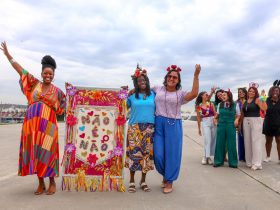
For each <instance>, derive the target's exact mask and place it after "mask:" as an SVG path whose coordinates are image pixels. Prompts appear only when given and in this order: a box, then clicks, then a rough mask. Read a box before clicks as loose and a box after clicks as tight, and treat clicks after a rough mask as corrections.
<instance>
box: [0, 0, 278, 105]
mask: <svg viewBox="0 0 280 210" xmlns="http://www.w3.org/2000/svg"><path fill="white" fill-rule="evenodd" d="M0 14H1V18H0V41H6V42H7V45H8V49H9V51H10V54H11V55H12V56H13V57H14V59H15V60H16V61H17V62H18V63H20V64H21V65H22V66H23V67H24V68H25V69H27V70H28V71H29V72H30V73H32V74H33V75H34V76H36V77H38V78H39V79H41V76H40V73H41V64H40V61H41V58H42V57H43V56H44V55H46V54H49V55H51V56H53V57H54V58H55V60H56V62H57V69H56V72H55V80H54V84H55V85H56V86H58V87H59V88H61V89H62V90H65V88H64V84H65V82H69V83H72V84H73V85H78V86H86V87H102V88H104V87H110V88H111V87H114V88H118V87H120V86H123V85H128V86H129V87H130V88H133V83H132V80H131V77H130V75H131V74H133V73H134V70H135V68H136V65H137V63H139V64H140V66H141V67H143V68H145V69H147V71H148V76H149V78H150V81H151V85H152V86H154V85H162V82H163V78H164V76H165V74H166V68H167V67H168V66H170V65H171V64H176V65H178V66H180V67H181V68H182V73H181V75H182V87H183V89H184V90H190V89H191V87H192V80H193V73H194V68H195V64H197V63H199V64H201V67H202V70H201V74H200V79H199V81H200V91H204V90H206V91H209V90H210V88H211V86H213V85H214V86H217V87H220V88H223V89H227V88H230V89H231V91H232V92H233V93H234V96H235V97H236V92H237V88H238V87H248V85H249V83H250V82H256V83H258V84H259V86H260V89H265V90H268V89H269V87H270V86H271V85H272V83H273V81H274V80H276V79H280V71H279V62H280V39H279V37H280V1H277V0H262V1H261V0H211V1H208V0H193V1H192V0H153V1H151V0H133V1H127V0H106V1H100V0H45V1H37V0H29V1H28V0H25V1H20V0H1V6H0ZM18 80H19V76H18V75H17V73H16V72H15V71H14V70H13V68H12V67H11V65H10V64H9V62H8V60H7V59H6V57H5V56H4V54H3V53H2V52H0V101H1V102H2V103H16V104H26V103H27V102H26V98H25V97H24V96H23V94H22V93H21V91H20V87H19V84H18ZM192 106H193V103H190V104H189V107H192Z"/></svg>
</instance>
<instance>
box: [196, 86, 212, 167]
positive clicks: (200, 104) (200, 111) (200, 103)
mask: <svg viewBox="0 0 280 210" xmlns="http://www.w3.org/2000/svg"><path fill="white" fill-rule="evenodd" d="M208 99H209V96H208V94H207V92H205V91H203V92H201V93H199V94H198V96H197V98H196V101H195V109H196V113H197V125H198V133H199V135H200V136H201V135H202V134H201V122H202V129H203V136H204V156H203V158H202V161H201V163H202V164H203V165H206V164H209V165H212V164H213V162H212V159H211V156H214V153H215V145H216V125H215V122H214V116H215V115H216V111H215V107H214V104H213V103H212V102H210V101H209V100H208Z"/></svg>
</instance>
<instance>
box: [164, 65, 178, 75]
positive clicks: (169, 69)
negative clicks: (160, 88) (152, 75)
mask: <svg viewBox="0 0 280 210" xmlns="http://www.w3.org/2000/svg"><path fill="white" fill-rule="evenodd" d="M166 70H167V71H168V72H169V71H177V72H178V73H180V72H181V71H182V69H181V68H180V67H179V66H177V65H171V66H168V67H167V69H166Z"/></svg>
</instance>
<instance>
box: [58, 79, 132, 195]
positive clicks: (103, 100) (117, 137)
mask: <svg viewBox="0 0 280 210" xmlns="http://www.w3.org/2000/svg"><path fill="white" fill-rule="evenodd" d="M65 86H66V96H67V109H66V120H65V121H66V133H65V148H64V155H63V160H62V165H63V176H62V190H68V191H71V190H76V191H90V192H95V191H113V190H115V191H121V192H124V191H125V188H124V171H123V169H124V142H125V141H124V138H125V123H126V98H127V92H126V90H122V89H101V88H83V87H79V86H73V85H71V84H69V83H66V85H65Z"/></svg>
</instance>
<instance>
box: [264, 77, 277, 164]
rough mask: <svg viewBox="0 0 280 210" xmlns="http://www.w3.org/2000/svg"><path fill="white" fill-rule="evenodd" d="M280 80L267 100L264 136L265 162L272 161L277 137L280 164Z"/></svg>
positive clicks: (272, 88) (271, 89)
mask: <svg viewBox="0 0 280 210" xmlns="http://www.w3.org/2000/svg"><path fill="white" fill-rule="evenodd" d="M279 86H280V80H276V81H275V82H274V83H273V86H272V87H271V88H270V90H269V93H268V98H267V100H266V104H267V110H266V115H265V118H264V123H263V134H264V135H265V137H266V143H265V148H266V155H267V156H266V158H265V160H264V161H265V162H269V161H271V158H270V152H271V147H272V141H273V137H275V141H276V145H277V152H278V159H279V163H280V87H279Z"/></svg>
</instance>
